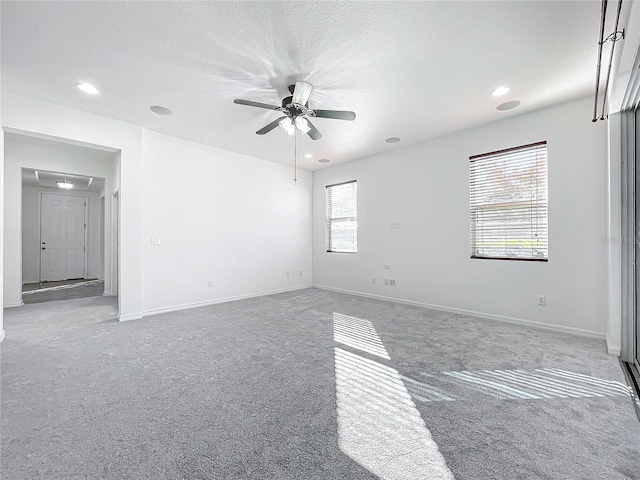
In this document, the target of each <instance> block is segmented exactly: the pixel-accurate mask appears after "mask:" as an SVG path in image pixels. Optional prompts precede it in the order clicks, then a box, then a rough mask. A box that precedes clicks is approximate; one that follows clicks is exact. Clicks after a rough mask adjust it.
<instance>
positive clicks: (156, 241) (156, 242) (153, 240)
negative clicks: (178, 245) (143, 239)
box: [151, 237, 160, 247]
mask: <svg viewBox="0 0 640 480" xmlns="http://www.w3.org/2000/svg"><path fill="white" fill-rule="evenodd" d="M151 245H152V246H154V247H158V246H160V239H159V238H156V237H151Z"/></svg>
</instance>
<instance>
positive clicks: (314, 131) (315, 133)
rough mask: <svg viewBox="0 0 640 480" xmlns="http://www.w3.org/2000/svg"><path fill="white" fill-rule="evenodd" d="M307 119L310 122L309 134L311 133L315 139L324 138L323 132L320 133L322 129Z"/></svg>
mask: <svg viewBox="0 0 640 480" xmlns="http://www.w3.org/2000/svg"><path fill="white" fill-rule="evenodd" d="M306 120H307V123H308V124H309V131H308V132H307V135H309V136H310V137H311V138H312V139H313V140H320V139H321V138H322V134H321V133H320V131H319V130H318V129H317V128H316V127H315V125H314V124H313V123H311V122H310V121H309V119H308V118H307V119H306Z"/></svg>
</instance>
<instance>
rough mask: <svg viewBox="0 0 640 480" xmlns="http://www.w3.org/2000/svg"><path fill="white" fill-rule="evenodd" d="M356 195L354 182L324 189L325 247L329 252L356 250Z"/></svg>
mask: <svg viewBox="0 0 640 480" xmlns="http://www.w3.org/2000/svg"><path fill="white" fill-rule="evenodd" d="M357 217H358V195H357V183H356V182H355V181H353V182H348V183H343V184H340V185H330V186H328V187H327V189H326V246H327V251H329V252H350V253H355V252H357V250H358V218H357Z"/></svg>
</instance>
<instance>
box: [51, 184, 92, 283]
mask: <svg viewBox="0 0 640 480" xmlns="http://www.w3.org/2000/svg"><path fill="white" fill-rule="evenodd" d="M85 208H86V205H85V199H84V197H72V196H68V195H56V194H52V193H43V194H42V208H41V210H40V243H41V244H40V247H41V250H40V281H41V282H49V281H56V280H70V279H73V278H84V257H85V254H84V251H85V244H84V242H85V235H84V231H85V223H84V219H85Z"/></svg>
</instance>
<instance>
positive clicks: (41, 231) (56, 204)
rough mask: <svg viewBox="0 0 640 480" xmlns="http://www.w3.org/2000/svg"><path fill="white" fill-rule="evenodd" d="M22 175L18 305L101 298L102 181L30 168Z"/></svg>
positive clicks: (102, 263) (102, 262)
mask: <svg viewBox="0 0 640 480" xmlns="http://www.w3.org/2000/svg"><path fill="white" fill-rule="evenodd" d="M21 174H22V193H21V195H22V295H21V297H22V303H23V304H34V303H44V302H50V301H58V300H69V299H79V298H87V297H97V296H102V295H103V294H104V263H105V256H104V246H103V245H104V238H101V237H104V235H105V231H106V229H105V225H104V223H105V222H104V213H102V210H101V208H102V207H101V202H100V196H101V195H104V190H105V183H106V182H105V179H104V178H99V177H91V176H87V175H79V174H74V173H71V172H69V171H67V172H55V171H50V170H44V169H43V170H40V169H30V168H22V173H21ZM103 198H104V197H103Z"/></svg>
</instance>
